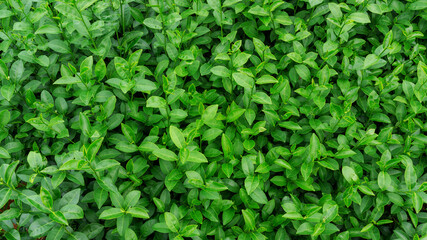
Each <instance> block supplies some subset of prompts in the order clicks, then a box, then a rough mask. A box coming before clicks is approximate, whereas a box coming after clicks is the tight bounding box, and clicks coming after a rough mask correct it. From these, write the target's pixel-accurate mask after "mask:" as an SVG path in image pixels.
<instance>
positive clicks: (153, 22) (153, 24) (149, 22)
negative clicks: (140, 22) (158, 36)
mask: <svg viewBox="0 0 427 240" xmlns="http://www.w3.org/2000/svg"><path fill="white" fill-rule="evenodd" d="M144 25H145V26H147V27H149V28H152V29H157V30H161V29H162V23H161V22H160V21H159V20H157V19H154V18H146V19H144Z"/></svg>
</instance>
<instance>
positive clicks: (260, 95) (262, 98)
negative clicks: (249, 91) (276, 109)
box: [252, 92, 273, 105]
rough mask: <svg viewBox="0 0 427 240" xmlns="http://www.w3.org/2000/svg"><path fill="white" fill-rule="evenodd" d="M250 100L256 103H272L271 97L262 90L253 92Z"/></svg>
mask: <svg viewBox="0 0 427 240" xmlns="http://www.w3.org/2000/svg"><path fill="white" fill-rule="evenodd" d="M252 100H253V101H254V102H256V103H259V104H263V105H268V104H273V102H272V101H271V98H270V97H269V96H268V95H267V94H266V93H264V92H257V93H255V94H254V95H252Z"/></svg>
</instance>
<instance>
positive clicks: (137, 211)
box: [126, 207, 150, 218]
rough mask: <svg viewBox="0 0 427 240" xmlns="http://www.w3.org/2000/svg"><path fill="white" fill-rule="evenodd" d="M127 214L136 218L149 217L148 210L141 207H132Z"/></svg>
mask: <svg viewBox="0 0 427 240" xmlns="http://www.w3.org/2000/svg"><path fill="white" fill-rule="evenodd" d="M126 213H127V214H130V215H132V217H136V218H149V217H150V216H149V215H148V211H147V210H146V209H144V208H141V207H131V208H129V209H128V210H127V211H126Z"/></svg>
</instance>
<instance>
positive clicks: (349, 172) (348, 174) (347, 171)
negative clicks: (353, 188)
mask: <svg viewBox="0 0 427 240" xmlns="http://www.w3.org/2000/svg"><path fill="white" fill-rule="evenodd" d="M342 174H343V176H344V178H345V180H346V181H347V182H348V183H350V184H353V183H355V182H357V181H359V177H358V176H357V174H356V172H355V171H354V169H353V168H351V167H349V166H343V167H342Z"/></svg>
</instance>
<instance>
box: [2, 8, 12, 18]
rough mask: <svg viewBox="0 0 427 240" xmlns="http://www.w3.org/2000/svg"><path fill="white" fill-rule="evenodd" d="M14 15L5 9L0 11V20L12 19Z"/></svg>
mask: <svg viewBox="0 0 427 240" xmlns="http://www.w3.org/2000/svg"><path fill="white" fill-rule="evenodd" d="M13 15H14V14H13V12H12V11H9V10H5V9H2V10H0V19H2V18H8V17H11V16H13Z"/></svg>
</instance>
